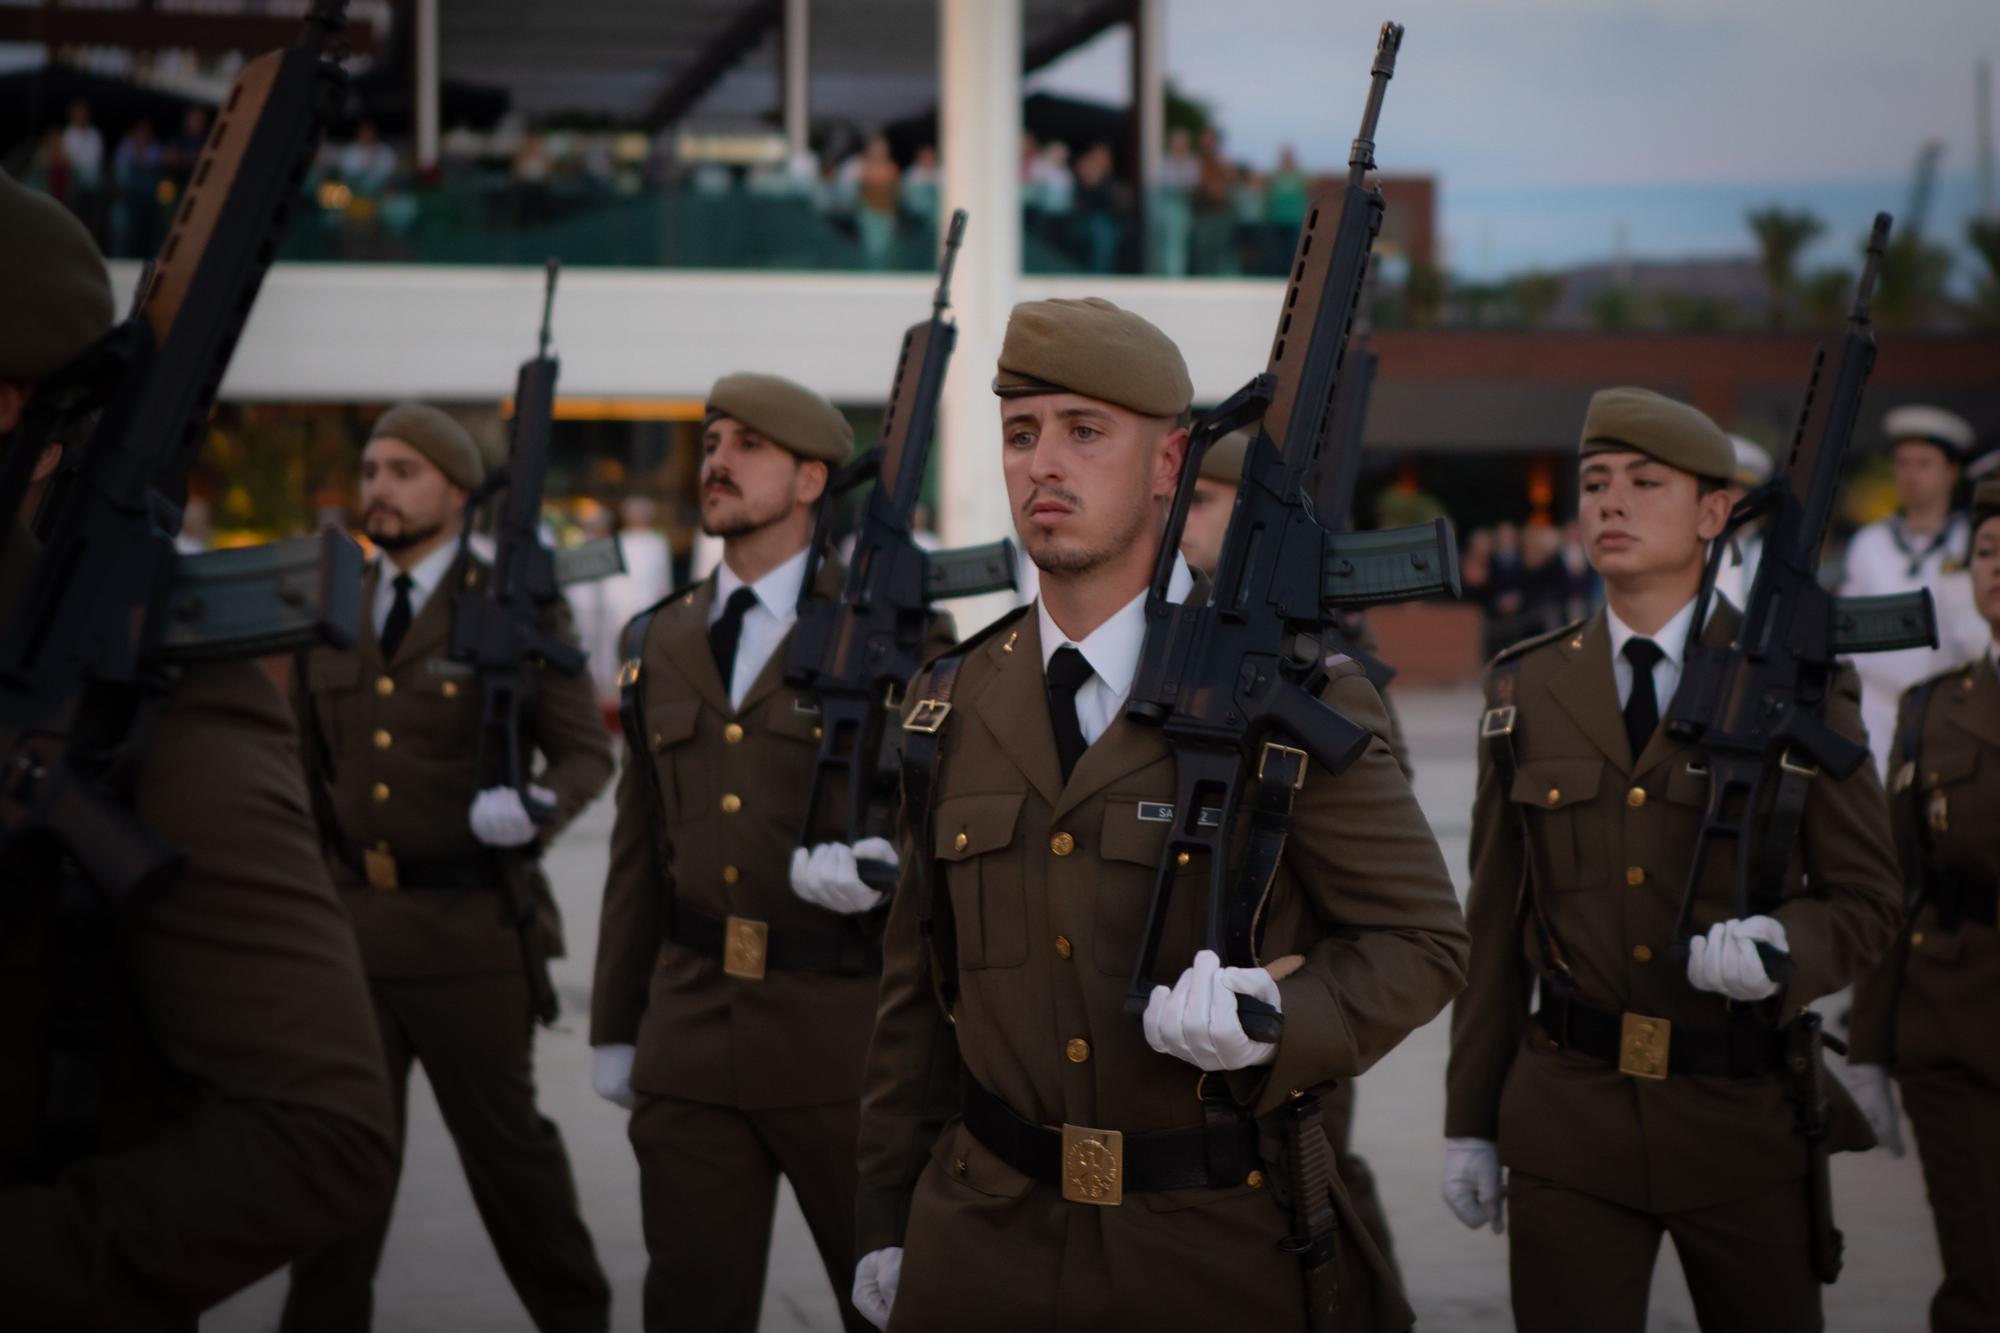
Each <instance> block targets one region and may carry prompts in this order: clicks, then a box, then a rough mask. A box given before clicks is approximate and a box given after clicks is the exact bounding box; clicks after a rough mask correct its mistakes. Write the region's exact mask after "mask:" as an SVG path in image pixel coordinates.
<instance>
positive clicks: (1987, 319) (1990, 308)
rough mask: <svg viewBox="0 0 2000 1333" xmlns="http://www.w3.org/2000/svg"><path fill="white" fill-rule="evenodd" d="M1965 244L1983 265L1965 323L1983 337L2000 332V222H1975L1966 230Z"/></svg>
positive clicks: (1985, 220)
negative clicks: (1983, 335)
mask: <svg viewBox="0 0 2000 1333" xmlns="http://www.w3.org/2000/svg"><path fill="white" fill-rule="evenodd" d="M1965 240H1966V244H1968V245H1970V246H1971V247H1972V251H1973V253H1974V254H1976V255H1978V256H1979V258H1980V261H1981V262H1982V263H1984V264H1985V265H1986V271H1985V272H1984V273H1982V274H1980V275H1979V284H1978V286H1976V287H1975V288H1973V292H1972V301H1971V304H1969V305H1968V306H1967V307H1966V312H1965V313H1966V320H1967V322H1968V323H1969V324H1971V325H1972V327H1973V328H1975V329H1977V330H1979V331H1980V332H1982V333H1996V332H2000V218H1974V219H1973V220H1972V221H1971V222H1970V223H1969V224H1967V226H1966V228H1965Z"/></svg>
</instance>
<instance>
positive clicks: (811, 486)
mask: <svg viewBox="0 0 2000 1333" xmlns="http://www.w3.org/2000/svg"><path fill="white" fill-rule="evenodd" d="M798 468H799V470H798V475H797V478H796V480H794V481H793V483H792V499H793V500H794V501H795V502H797V503H798V504H802V505H808V506H810V505H815V504H818V503H819V497H820V496H822V495H824V494H826V481H827V475H828V468H827V466H826V464H824V463H822V462H820V461H819V460H818V459H811V460H805V459H801V460H800V461H799V465H798Z"/></svg>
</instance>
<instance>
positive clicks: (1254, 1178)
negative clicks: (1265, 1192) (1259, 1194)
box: [1243, 1171, 1264, 1190]
mask: <svg viewBox="0 0 2000 1333" xmlns="http://www.w3.org/2000/svg"><path fill="white" fill-rule="evenodd" d="M1243 1183H1244V1184H1246V1185H1248V1186H1249V1187H1250V1188H1251V1189H1253V1190H1260V1189H1263V1188H1264V1173H1263V1172H1262V1171H1252V1172H1251V1173H1250V1174H1249V1175H1247V1176H1245V1177H1243Z"/></svg>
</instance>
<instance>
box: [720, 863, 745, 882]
mask: <svg viewBox="0 0 2000 1333" xmlns="http://www.w3.org/2000/svg"><path fill="white" fill-rule="evenodd" d="M742 878H743V872H742V871H740V870H738V869H737V868H736V867H735V866H724V867H722V882H723V883H724V884H734V883H735V882H736V881H737V880H739V879H742Z"/></svg>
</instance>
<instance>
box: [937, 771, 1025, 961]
mask: <svg viewBox="0 0 2000 1333" xmlns="http://www.w3.org/2000/svg"><path fill="white" fill-rule="evenodd" d="M1026 799H1027V796H1026V793H1024V792H995V793H989V794H983V795H967V796H950V797H946V798H945V799H944V800H942V801H940V802H938V809H937V815H936V829H937V844H936V848H935V851H936V855H937V859H938V860H939V862H941V863H942V865H943V868H944V882H945V883H944V887H945V890H946V891H947V892H948V893H950V894H951V910H952V915H953V917H954V918H956V921H957V928H958V965H959V967H960V969H962V970H963V971H967V972H972V971H977V970H978V969H980V968H987V967H1019V966H1020V965H1021V964H1023V963H1025V962H1027V961H1028V919H1027V917H1028V902H1027V890H1026V887H1025V878H1024V875H1023V873H1022V865H1021V862H1022V856H1021V852H1020V850H1019V849H1018V848H1017V847H1016V846H1015V845H1014V842H1015V840H1014V830H1015V828H1016V826H1017V825H1019V823H1020V821H1021V806H1022V803H1023V802H1024V801H1025V800H1026Z"/></svg>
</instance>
